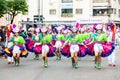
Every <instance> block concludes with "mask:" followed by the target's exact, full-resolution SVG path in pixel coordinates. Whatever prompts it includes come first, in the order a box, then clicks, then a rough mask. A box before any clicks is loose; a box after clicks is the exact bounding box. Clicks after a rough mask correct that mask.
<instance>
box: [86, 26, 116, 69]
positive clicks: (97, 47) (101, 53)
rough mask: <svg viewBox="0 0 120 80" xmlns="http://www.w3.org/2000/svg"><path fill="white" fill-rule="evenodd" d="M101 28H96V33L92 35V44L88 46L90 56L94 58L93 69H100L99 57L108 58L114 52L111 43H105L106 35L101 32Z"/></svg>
mask: <svg viewBox="0 0 120 80" xmlns="http://www.w3.org/2000/svg"><path fill="white" fill-rule="evenodd" d="M102 27H103V26H102V25H101V24H98V25H97V26H96V30H97V33H95V34H94V35H93V37H94V38H93V41H94V42H92V46H91V45H88V46H89V47H88V48H89V52H90V55H94V56H95V68H98V69H101V57H107V56H109V55H110V54H111V53H112V51H113V50H114V47H113V45H112V43H107V35H106V34H105V33H103V32H102ZM93 46H94V47H93ZM92 47H93V49H92ZM90 50H91V51H90ZM89 52H88V54H89Z"/></svg>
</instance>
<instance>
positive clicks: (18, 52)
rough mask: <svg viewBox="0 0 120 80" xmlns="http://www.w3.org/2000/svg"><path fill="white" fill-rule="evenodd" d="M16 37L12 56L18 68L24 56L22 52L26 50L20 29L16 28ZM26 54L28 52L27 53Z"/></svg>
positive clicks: (14, 37) (14, 30) (13, 39)
mask: <svg viewBox="0 0 120 80" xmlns="http://www.w3.org/2000/svg"><path fill="white" fill-rule="evenodd" d="M13 32H14V36H13V38H12V41H13V49H12V54H13V58H14V64H15V65H16V66H19V64H20V56H22V51H23V50H24V49H25V48H24V43H25V41H24V39H23V37H21V36H19V34H18V32H19V29H18V28H17V27H16V28H14V29H13ZM25 54H26V51H25Z"/></svg>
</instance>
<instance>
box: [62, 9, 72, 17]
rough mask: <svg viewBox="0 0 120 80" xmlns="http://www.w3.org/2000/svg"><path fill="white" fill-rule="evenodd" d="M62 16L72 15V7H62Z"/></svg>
mask: <svg viewBox="0 0 120 80" xmlns="http://www.w3.org/2000/svg"><path fill="white" fill-rule="evenodd" d="M61 16H62V17H72V16H73V9H62V14H61Z"/></svg>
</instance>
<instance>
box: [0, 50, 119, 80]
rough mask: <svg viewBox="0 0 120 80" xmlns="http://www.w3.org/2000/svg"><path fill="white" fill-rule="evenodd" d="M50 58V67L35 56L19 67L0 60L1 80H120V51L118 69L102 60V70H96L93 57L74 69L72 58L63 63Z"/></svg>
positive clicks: (81, 61)
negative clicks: (34, 58) (35, 58)
mask: <svg viewBox="0 0 120 80" xmlns="http://www.w3.org/2000/svg"><path fill="white" fill-rule="evenodd" d="M55 59H56V58H55V57H53V58H49V67H48V68H44V67H43V61H42V58H41V56H40V59H39V60H33V54H32V53H30V54H29V56H28V58H26V59H25V58H22V59H21V64H20V66H19V67H16V66H14V65H8V64H7V60H5V59H4V58H0V80H120V50H119V49H118V48H117V49H116V65H117V66H116V67H109V66H108V61H107V58H102V59H103V60H102V69H101V70H98V69H96V68H94V62H93V57H91V56H86V57H84V58H81V60H80V61H79V68H78V69H73V68H72V66H71V60H70V58H66V57H62V60H61V61H56V60H55Z"/></svg>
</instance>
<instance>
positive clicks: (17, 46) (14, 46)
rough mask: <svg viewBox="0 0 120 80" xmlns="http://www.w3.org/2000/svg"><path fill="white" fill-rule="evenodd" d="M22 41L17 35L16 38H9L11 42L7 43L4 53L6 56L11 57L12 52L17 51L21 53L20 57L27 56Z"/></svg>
mask: <svg viewBox="0 0 120 80" xmlns="http://www.w3.org/2000/svg"><path fill="white" fill-rule="evenodd" d="M24 43H25V41H24V39H23V37H21V36H18V37H17V38H11V42H9V43H8V48H6V49H5V53H6V54H7V56H10V57H12V53H13V52H15V53H16V52H19V53H21V55H20V57H27V56H28V53H27V50H26V49H25V47H24V45H23V44H24Z"/></svg>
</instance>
